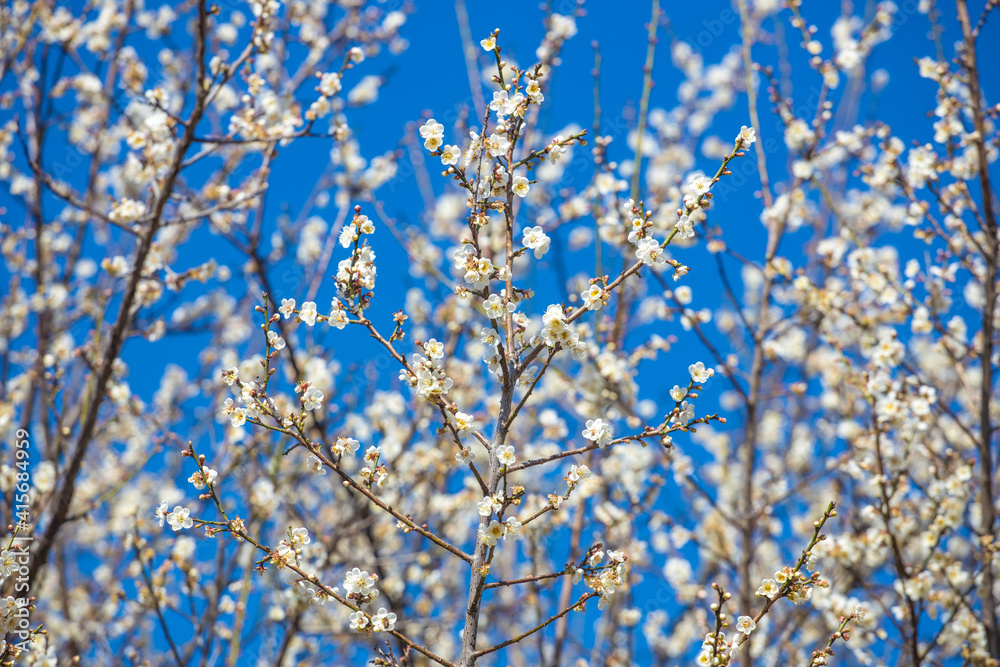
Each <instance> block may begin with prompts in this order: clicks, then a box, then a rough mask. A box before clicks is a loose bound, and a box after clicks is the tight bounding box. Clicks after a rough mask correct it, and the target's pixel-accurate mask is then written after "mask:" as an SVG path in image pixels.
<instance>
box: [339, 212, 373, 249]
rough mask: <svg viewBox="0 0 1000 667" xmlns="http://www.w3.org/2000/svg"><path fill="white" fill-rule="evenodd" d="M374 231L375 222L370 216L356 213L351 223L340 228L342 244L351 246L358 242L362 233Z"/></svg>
mask: <svg viewBox="0 0 1000 667" xmlns="http://www.w3.org/2000/svg"><path fill="white" fill-rule="evenodd" d="M374 233H375V224H374V223H373V222H372V221H371V220H370V219H369V218H368V216H367V215H356V216H354V220H353V221H352V222H351V223H350V224H347V225H344V228H343V229H341V230H340V245H341V246H342V247H344V248H350V247H351V246H352V245H353V244H355V243H357V242H358V239H360V238H361V235H362V234H374Z"/></svg>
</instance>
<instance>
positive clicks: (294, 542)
mask: <svg viewBox="0 0 1000 667" xmlns="http://www.w3.org/2000/svg"><path fill="white" fill-rule="evenodd" d="M310 542H312V538H311V537H310V536H309V530H308V529H306V528H305V527H300V528H295V529H292V530H290V531H289V534H288V539H287V540H284V539H283V540H281V541H280V542H278V546H277V547H276V548H275V549H274V550H273V551H272V552H271V561H272V562H273V563H274V564H275V565H276V566H277V567H278V568H279V569H280V568H282V567H287V566H289V565H297V564H298V562H299V560H300V559H301V558H302V547H303V546H305V545H307V544H309V543H310Z"/></svg>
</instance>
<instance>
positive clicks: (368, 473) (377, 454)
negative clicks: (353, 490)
mask: <svg viewBox="0 0 1000 667" xmlns="http://www.w3.org/2000/svg"><path fill="white" fill-rule="evenodd" d="M381 457H382V448H381V447H374V446H372V447H369V448H368V450H367V451H366V452H365V455H364V462H365V464H366V465H365V466H364V467H363V468H361V470H359V471H358V476H360V477H361V479H363V480H365V482H366V483H368V485H369V486H371V485H375V486H376V487H377V488H379V489H381V488H384V487H385V483H386V482H387V481H389V471H388V469H387V468H386V467H385V465H384V464H382V463H381V462H380V459H381Z"/></svg>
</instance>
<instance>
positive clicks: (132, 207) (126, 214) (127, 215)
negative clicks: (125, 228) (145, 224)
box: [108, 197, 146, 223]
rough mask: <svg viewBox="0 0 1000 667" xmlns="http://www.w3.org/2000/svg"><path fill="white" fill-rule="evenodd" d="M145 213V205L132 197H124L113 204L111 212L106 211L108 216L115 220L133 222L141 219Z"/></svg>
mask: <svg viewBox="0 0 1000 667" xmlns="http://www.w3.org/2000/svg"><path fill="white" fill-rule="evenodd" d="M145 215H146V205H145V204H143V203H142V202H141V201H136V200H134V199H129V198H128V197H125V198H124V199H122V200H121V201H120V202H118V203H117V204H115V206H114V208H112V209H111V212H110V213H108V218H109V219H110V220H113V221H115V222H120V223H126V222H135V221H136V220H141V219H142V218H143V217H145Z"/></svg>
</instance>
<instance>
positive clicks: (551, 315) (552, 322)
mask: <svg viewBox="0 0 1000 667" xmlns="http://www.w3.org/2000/svg"><path fill="white" fill-rule="evenodd" d="M542 327H543V328H542V333H541V337H540V341H539V340H536V339H533V340H532V344H533V345H537V344H538V342H544V343H545V344H546V345H548V346H549V347H562V348H564V349H567V350H569V351H570V354H572V355H573V358H574V359H582V358H583V357H584V356H586V354H587V343H586V341H583V340H581V339H580V335H579V334H578V333H577V332H576V330H575V329H574V328H573V325H572V323H570V322H567V321H566V311H565V310H563V307H562V306H561V305H559V304H557V303H553V304H550V305H549V307H548V308H546V309H545V314H544V315H542ZM536 338H538V337H536Z"/></svg>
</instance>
